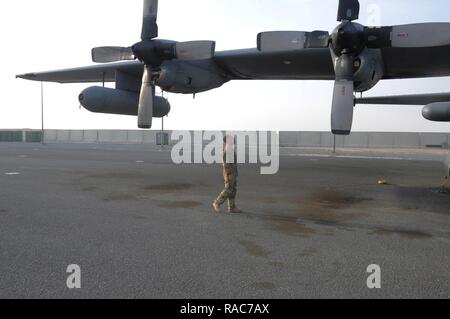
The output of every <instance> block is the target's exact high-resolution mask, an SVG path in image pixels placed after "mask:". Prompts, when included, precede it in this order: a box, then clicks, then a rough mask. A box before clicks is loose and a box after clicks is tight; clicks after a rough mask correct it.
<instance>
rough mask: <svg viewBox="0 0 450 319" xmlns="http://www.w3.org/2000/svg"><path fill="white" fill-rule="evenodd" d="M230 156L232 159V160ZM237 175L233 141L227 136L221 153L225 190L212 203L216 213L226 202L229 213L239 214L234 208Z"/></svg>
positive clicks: (232, 138)
mask: <svg viewBox="0 0 450 319" xmlns="http://www.w3.org/2000/svg"><path fill="white" fill-rule="evenodd" d="M231 154H233V155H231ZM232 156H233V157H234V160H233V157H232ZM238 175H239V173H238V164H237V153H236V148H235V139H234V137H233V136H227V137H225V139H224V152H223V178H224V180H225V188H224V190H223V191H222V193H220V195H219V197H218V198H217V199H216V200H215V201H214V203H213V208H214V210H215V211H216V212H218V213H219V212H220V206H222V205H223V204H224V203H225V202H226V201H228V212H229V213H240V212H241V210H240V209H238V208H237V207H236V195H237V177H238Z"/></svg>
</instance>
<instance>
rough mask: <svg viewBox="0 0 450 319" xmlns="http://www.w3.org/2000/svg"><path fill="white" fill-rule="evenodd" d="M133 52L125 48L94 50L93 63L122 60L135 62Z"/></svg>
mask: <svg viewBox="0 0 450 319" xmlns="http://www.w3.org/2000/svg"><path fill="white" fill-rule="evenodd" d="M134 59H135V57H134V54H133V50H131V48H123V47H99V48H94V49H92V61H94V62H96V63H109V62H116V61H122V60H134Z"/></svg>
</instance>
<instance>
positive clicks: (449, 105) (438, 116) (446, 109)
mask: <svg viewBox="0 0 450 319" xmlns="http://www.w3.org/2000/svg"><path fill="white" fill-rule="evenodd" d="M422 115H423V117H424V118H426V119H427V120H429V121H433V122H450V102H439V103H432V104H428V105H427V106H425V107H424V108H423V110H422Z"/></svg>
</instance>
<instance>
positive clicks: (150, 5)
mask: <svg viewBox="0 0 450 319" xmlns="http://www.w3.org/2000/svg"><path fill="white" fill-rule="evenodd" d="M157 19H158V0H144V15H143V20H142V33H141V39H142V40H151V39H154V38H157V37H158V24H157V23H156V21H157Z"/></svg>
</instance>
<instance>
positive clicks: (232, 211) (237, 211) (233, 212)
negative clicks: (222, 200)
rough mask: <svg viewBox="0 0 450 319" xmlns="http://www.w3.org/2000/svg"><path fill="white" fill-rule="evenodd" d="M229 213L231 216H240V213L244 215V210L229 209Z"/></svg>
mask: <svg viewBox="0 0 450 319" xmlns="http://www.w3.org/2000/svg"><path fill="white" fill-rule="evenodd" d="M228 213H229V214H240V213H242V210H241V209H239V208H237V207H234V208H230V209H228Z"/></svg>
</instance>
